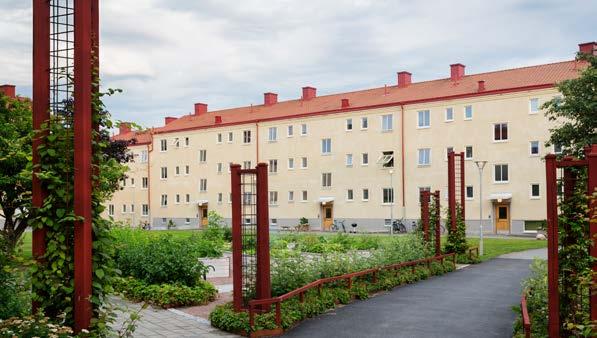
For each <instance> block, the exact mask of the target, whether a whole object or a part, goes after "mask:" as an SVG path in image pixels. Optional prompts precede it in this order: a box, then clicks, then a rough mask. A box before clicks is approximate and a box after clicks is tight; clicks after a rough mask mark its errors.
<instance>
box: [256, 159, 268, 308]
mask: <svg viewBox="0 0 597 338" xmlns="http://www.w3.org/2000/svg"><path fill="white" fill-rule="evenodd" d="M267 175H268V173H267V164H265V163H259V164H257V285H256V291H257V299H266V298H270V297H271V285H270V257H269V200H268V198H269V192H268V184H267ZM267 307H268V308H269V305H268V306H267Z"/></svg>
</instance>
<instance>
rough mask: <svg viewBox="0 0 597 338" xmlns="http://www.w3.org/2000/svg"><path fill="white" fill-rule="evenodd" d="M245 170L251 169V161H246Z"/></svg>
mask: <svg viewBox="0 0 597 338" xmlns="http://www.w3.org/2000/svg"><path fill="white" fill-rule="evenodd" d="M243 169H251V161H244V162H243Z"/></svg>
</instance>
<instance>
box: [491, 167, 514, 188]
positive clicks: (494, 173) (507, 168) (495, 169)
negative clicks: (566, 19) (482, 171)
mask: <svg viewBox="0 0 597 338" xmlns="http://www.w3.org/2000/svg"><path fill="white" fill-rule="evenodd" d="M498 166H500V167H502V166H506V171H507V176H508V179H507V180H503V176H504V173H503V170H500V176H501V179H500V180H499V181H498V180H496V173H497V168H498ZM509 182H510V166H509V165H508V163H496V164H494V165H493V183H494V184H507V183H509Z"/></svg>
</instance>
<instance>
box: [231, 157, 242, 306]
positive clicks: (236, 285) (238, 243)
mask: <svg viewBox="0 0 597 338" xmlns="http://www.w3.org/2000/svg"><path fill="white" fill-rule="evenodd" d="M230 183H231V185H230V192H231V198H230V202H231V203H232V280H233V289H232V295H233V303H234V310H235V311H240V310H241V309H242V307H243V287H242V284H243V269H242V259H243V253H242V251H243V243H242V229H241V226H242V225H241V222H242V219H241V218H242V212H241V201H242V200H241V186H240V185H241V182H240V164H231V165H230Z"/></svg>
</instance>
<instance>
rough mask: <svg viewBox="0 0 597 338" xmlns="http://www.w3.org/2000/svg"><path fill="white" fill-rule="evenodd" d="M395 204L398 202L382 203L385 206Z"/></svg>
mask: <svg viewBox="0 0 597 338" xmlns="http://www.w3.org/2000/svg"><path fill="white" fill-rule="evenodd" d="M395 204H396V203H382V204H381V205H383V206H392V205H395Z"/></svg>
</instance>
